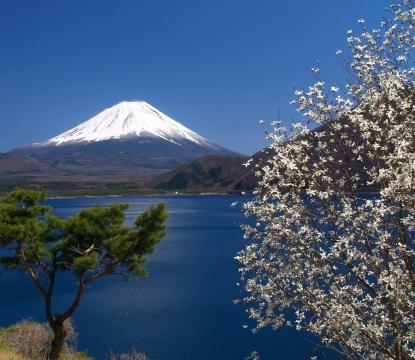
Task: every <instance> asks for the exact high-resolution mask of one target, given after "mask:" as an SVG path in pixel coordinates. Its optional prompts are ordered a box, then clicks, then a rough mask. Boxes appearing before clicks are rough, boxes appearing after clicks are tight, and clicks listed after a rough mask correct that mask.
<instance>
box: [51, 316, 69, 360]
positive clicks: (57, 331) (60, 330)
mask: <svg viewBox="0 0 415 360" xmlns="http://www.w3.org/2000/svg"><path fill="white" fill-rule="evenodd" d="M52 330H53V335H54V337H53V340H52V345H51V348H50V351H49V354H48V360H59V356H60V354H61V352H62V349H63V345H64V343H65V338H66V332H65V330H64V327H63V322H62V321H57V322H55V323H54V324H53V326H52Z"/></svg>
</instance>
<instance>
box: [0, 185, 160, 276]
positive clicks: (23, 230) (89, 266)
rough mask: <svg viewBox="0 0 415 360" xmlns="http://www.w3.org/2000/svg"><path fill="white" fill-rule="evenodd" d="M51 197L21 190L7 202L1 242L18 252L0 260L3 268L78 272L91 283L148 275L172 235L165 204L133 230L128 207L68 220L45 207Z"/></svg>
mask: <svg viewBox="0 0 415 360" xmlns="http://www.w3.org/2000/svg"><path fill="white" fill-rule="evenodd" d="M45 199H46V194H45V193H42V192H37V191H29V190H22V189H19V190H16V191H13V192H11V193H9V194H7V195H6V196H5V197H3V199H2V200H1V202H0V244H1V245H3V246H7V247H8V248H9V249H12V250H13V255H11V256H10V255H9V256H3V257H0V262H1V263H2V264H3V265H5V266H8V267H20V268H22V269H23V270H27V269H26V267H27V265H30V266H31V267H32V268H33V269H34V270H35V271H39V272H41V271H46V272H56V271H72V272H73V273H74V274H76V275H77V276H78V277H85V280H86V281H89V280H93V279H95V278H96V277H102V276H105V275H111V274H115V273H122V274H124V275H143V274H145V271H144V269H143V268H142V264H143V263H144V262H145V256H146V255H147V254H151V253H152V252H153V251H154V249H155V246H156V245H157V244H158V243H159V242H160V241H161V239H162V238H163V237H164V236H165V234H166V226H165V221H166V219H167V213H166V210H165V206H164V205H163V204H159V205H156V206H153V207H150V208H149V209H148V210H147V211H145V212H143V213H142V214H141V215H139V216H138V217H137V218H136V220H135V222H134V224H135V227H134V228H128V227H125V226H123V224H124V222H125V214H124V212H125V210H126V209H127V208H128V205H126V204H113V205H111V206H109V207H102V206H94V207H91V208H88V209H84V210H82V211H80V212H79V213H77V214H76V215H74V216H71V217H69V218H68V219H66V220H62V219H58V218H57V217H55V216H52V215H51V214H50V211H51V208H50V207H49V206H46V205H42V204H41V202H42V201H44V200H45ZM22 253H23V254H22ZM22 256H24V258H25V259H26V261H27V264H24V263H22V261H21V260H22Z"/></svg>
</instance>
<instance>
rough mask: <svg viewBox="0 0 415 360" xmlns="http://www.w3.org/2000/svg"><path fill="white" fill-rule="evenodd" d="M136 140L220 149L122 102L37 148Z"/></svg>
mask: <svg viewBox="0 0 415 360" xmlns="http://www.w3.org/2000/svg"><path fill="white" fill-rule="evenodd" d="M134 137H146V138H148V137H155V138H161V139H164V140H166V141H168V142H170V143H173V144H177V145H180V142H181V141H184V140H186V141H190V142H193V143H195V144H197V145H200V146H202V147H207V148H210V149H217V148H218V146H217V145H215V144H213V143H211V142H210V141H208V140H207V139H205V138H204V137H202V136H200V135H199V134H197V133H195V132H194V131H192V130H190V129H188V128H186V127H185V126H183V125H182V124H180V123H179V122H177V121H175V120H173V119H172V118H170V117H169V116H167V115H165V114H163V113H162V112H161V111H159V110H157V109H156V108H155V107H153V106H151V105H150V104H148V103H147V102H145V101H124V102H121V103H119V104H117V105H114V106H112V107H110V108H108V109H106V110H104V111H102V112H100V113H99V114H97V115H95V116H94V117H93V118H91V119H90V120H88V121H86V122H84V123H82V124H80V125H78V126H76V127H75V128H73V129H70V130H68V131H66V132H64V133H63V134H61V135H58V136H55V137H54V138H52V139H50V140H48V141H46V142H43V143H40V144H36V145H41V146H59V145H68V144H74V143H91V142H98V141H104V140H116V139H123V138H134Z"/></svg>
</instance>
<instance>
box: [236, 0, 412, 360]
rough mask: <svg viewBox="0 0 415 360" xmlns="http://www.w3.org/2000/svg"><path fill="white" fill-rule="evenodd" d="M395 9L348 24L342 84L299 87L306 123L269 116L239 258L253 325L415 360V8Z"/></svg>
mask: <svg viewBox="0 0 415 360" xmlns="http://www.w3.org/2000/svg"><path fill="white" fill-rule="evenodd" d="M391 10H392V12H391V14H392V16H390V17H389V19H387V20H385V21H383V22H382V23H381V24H380V28H379V29H375V30H372V31H369V30H368V29H367V28H366V27H365V22H364V20H363V19H360V20H359V23H360V27H361V31H360V32H359V34H357V35H356V34H355V33H354V31H351V30H350V31H348V35H347V36H348V39H347V41H348V46H349V50H350V62H349V68H350V73H351V75H352V80H350V82H349V83H348V84H346V85H345V86H344V88H343V87H337V86H328V85H327V84H326V83H325V82H324V81H322V80H318V81H317V82H316V83H315V84H313V85H312V86H310V87H309V88H308V89H307V90H305V91H296V92H295V100H293V102H292V103H294V104H296V105H297V107H298V112H299V113H301V114H302V115H304V116H305V118H306V119H307V126H305V125H303V124H302V123H298V124H293V125H292V126H291V127H290V128H284V127H282V126H281V123H280V122H274V123H273V127H274V129H273V131H272V132H270V133H268V136H269V138H270V140H271V145H270V147H269V150H268V151H267V152H264V154H267V156H268V159H267V161H266V162H265V164H266V165H265V166H263V165H261V167H259V168H258V171H257V175H258V177H259V180H258V185H257V188H256V190H255V197H254V199H253V200H252V201H249V202H247V203H245V204H244V211H245V213H246V215H247V216H248V217H253V218H254V219H255V220H256V221H255V224H254V225H246V226H244V232H245V238H246V239H247V241H249V244H248V245H247V247H246V248H245V249H244V250H242V251H241V252H240V253H239V254H238V256H237V260H238V262H239V263H240V271H241V276H242V282H241V286H243V288H244V290H245V291H246V292H247V295H246V297H245V298H244V299H242V301H243V302H244V303H246V304H250V308H249V314H250V318H251V319H254V320H255V321H256V327H255V330H258V329H260V328H263V327H266V326H271V327H273V328H278V327H281V326H283V325H293V326H296V328H297V329H305V330H307V331H309V332H312V333H314V334H316V335H318V336H319V337H320V338H321V339H322V341H323V343H324V344H326V345H327V346H329V347H331V348H333V349H334V350H335V351H338V352H339V353H342V354H343V355H346V356H347V357H348V358H350V359H354V358H366V359H415V241H414V239H415V81H414V80H415V77H414V75H415V67H414V62H413V61H414V56H413V55H414V51H415V6H414V4H413V3H412V2H411V1H407V0H402V1H401V3H399V4H395V5H393V6H392V7H391ZM337 53H338V54H341V53H342V52H341V51H337ZM343 55H344V54H343ZM313 72H315V73H319V71H318V70H317V69H313ZM340 89H342V90H340ZM262 164H264V162H263V163H262ZM369 191H371V192H374V193H375V194H371V195H368V194H366V195H363V194H362V192H366V193H367V192H369ZM293 319H294V320H293Z"/></svg>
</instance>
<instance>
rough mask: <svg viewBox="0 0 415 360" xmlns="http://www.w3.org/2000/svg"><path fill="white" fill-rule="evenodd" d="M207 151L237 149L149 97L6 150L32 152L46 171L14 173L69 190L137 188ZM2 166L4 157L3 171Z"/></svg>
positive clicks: (15, 153) (221, 152)
mask: <svg viewBox="0 0 415 360" xmlns="http://www.w3.org/2000/svg"><path fill="white" fill-rule="evenodd" d="M206 155H236V153H234V152H232V151H230V150H228V149H226V148H223V147H221V146H218V145H216V144H214V143H212V142H210V141H209V140H207V139H206V138H204V137H202V136H201V135H199V134H197V133H196V132H194V131H192V130H190V129H188V128H186V127H185V126H183V125H181V124H180V123H179V122H177V121H175V120H173V119H172V118H170V117H168V116H167V115H165V114H163V113H162V112H160V111H159V110H157V109H156V108H154V107H153V106H151V105H149V104H148V103H146V102H144V101H133V102H122V103H119V104H117V105H115V106H113V107H111V108H108V109H106V110H104V111H103V112H101V113H99V114H97V115H96V116H94V117H93V118H91V119H90V120H88V121H86V122H84V123H82V124H80V125H78V126H76V127H75V128H73V129H70V130H68V131H66V132H64V133H62V134H60V135H58V136H55V137H53V138H51V139H49V140H47V141H44V142H41V143H35V144H32V145H29V146H25V147H21V148H18V149H15V150H13V151H12V152H10V153H7V156H9V157H10V156H20V157H30V158H31V159H32V160H33V161H36V162H37V163H38V164H40V165H41V166H42V168H43V171H44V172H45V176H42V177H40V176H38V175H39V174H38V173H39V171H38V170H36V169H34V168H33V166H31V165H30V164H28V165H27V167H25V166H20V165H19V166H17V167H16V168H15V169H14V170H13V166H12V168H9V170H10V171H12V172H13V171H14V175H13V176H14V177H15V178H17V177H19V178H20V177H21V175H22V174H23V175H24V177H22V178H23V179H25V180H26V182H27V183H28V184H30V185H31V186H39V187H43V188H46V189H50V188H51V187H53V188H54V189H56V188H64V189H65V190H66V189H68V188H74V189H84V188H86V189H94V188H102V189H114V188H117V189H122V188H123V187H124V185H125V186H126V187H128V188H131V189H138V188H141V187H142V186H143V184H144V183H146V182H148V181H149V180H150V179H152V178H154V177H155V176H157V175H159V174H161V173H163V172H165V171H169V170H171V169H174V168H176V167H177V166H179V165H181V164H183V163H186V162H189V161H192V160H195V159H197V158H200V157H203V156H206ZM2 168H4V166H2V164H1V162H0V174H1V172H2ZM3 170H4V169H3ZM48 174H49V175H50V176H49V175H48ZM2 182H3V181H2V180H1V179H0V185H1V183H2ZM52 184H53V186H52ZM123 184H124V185H123ZM109 192H111V191H110V190H109Z"/></svg>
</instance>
